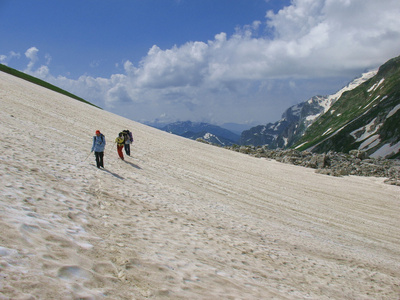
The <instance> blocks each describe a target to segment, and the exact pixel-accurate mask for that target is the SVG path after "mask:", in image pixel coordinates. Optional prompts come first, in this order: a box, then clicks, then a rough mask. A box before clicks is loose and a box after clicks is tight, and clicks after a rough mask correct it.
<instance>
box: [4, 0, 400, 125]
mask: <svg viewBox="0 0 400 300" xmlns="http://www.w3.org/2000/svg"><path fill="white" fill-rule="evenodd" d="M399 16H400V1H398V0H380V1H376V0H291V1H290V0H113V1H109V0H68V1H66V0H57V1H54V0H18V1H15V0H0V63H2V64H6V65H8V66H9V67H12V68H15V69H17V70H20V71H23V72H26V73H28V74H31V75H33V76H36V77H38V78H41V79H43V80H46V81H48V82H50V83H52V84H54V85H57V86H59V87H61V88H63V89H65V90H67V91H69V92H71V93H73V94H75V95H77V96H80V97H82V98H84V99H86V100H88V101H90V102H92V103H94V104H96V105H98V106H100V107H102V108H103V109H105V110H107V111H111V112H113V113H116V114H118V115H121V116H124V117H127V118H129V119H132V120H135V121H139V122H142V123H147V122H159V123H171V122H175V121H186V120H190V121H193V122H208V123H212V124H217V125H222V124H224V123H238V124H246V126H248V127H249V126H254V125H260V124H266V123H268V122H275V121H277V120H279V119H280V118H281V115H282V113H283V112H284V111H285V110H286V109H287V108H289V107H290V106H292V105H295V104H297V103H299V102H302V101H306V100H307V99H309V98H311V97H312V96H315V95H329V94H333V93H335V92H337V91H338V90H340V89H341V88H342V87H344V86H345V85H346V84H347V83H349V82H350V81H351V80H352V79H354V78H356V77H358V76H359V75H361V74H362V73H363V72H365V71H368V70H371V69H374V68H376V67H379V66H380V65H381V64H383V63H384V62H386V61H387V60H388V59H390V58H393V57H396V56H398V55H400V18H399Z"/></svg>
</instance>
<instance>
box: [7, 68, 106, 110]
mask: <svg viewBox="0 0 400 300" xmlns="http://www.w3.org/2000/svg"><path fill="white" fill-rule="evenodd" d="M0 71H3V72H5V73H8V74H10V75H13V76H16V77H19V78H21V79H24V80H26V81H29V82H32V83H34V84H37V85H40V86H42V87H45V88H47V89H49V90H52V91H55V92H57V93H60V94H63V95H66V96H68V97H71V98H73V99H76V100H79V101H82V102H85V103H87V104H89V105H93V106H95V107H98V106H96V105H94V104H92V103H90V102H89V101H86V100H85V99H82V98H80V97H78V96H76V95H74V94H71V93H70V92H67V91H65V90H63V89H61V88H59V87H57V86H55V85H52V84H50V83H48V82H46V81H44V80H41V79H39V78H36V77H34V76H31V75H28V74H26V73H23V72H20V71H18V70H15V69H13V68H10V67H8V66H6V65H3V64H0ZM98 108H100V107H98Z"/></svg>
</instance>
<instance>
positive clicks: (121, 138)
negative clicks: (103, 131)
mask: <svg viewBox="0 0 400 300" xmlns="http://www.w3.org/2000/svg"><path fill="white" fill-rule="evenodd" d="M115 142H116V143H117V152H118V155H119V157H120V158H121V159H122V160H124V154H123V153H122V148H124V144H125V139H124V134H123V133H122V132H120V133H119V135H118V136H117V138H116V139H115Z"/></svg>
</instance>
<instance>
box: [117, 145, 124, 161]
mask: <svg viewBox="0 0 400 300" xmlns="http://www.w3.org/2000/svg"><path fill="white" fill-rule="evenodd" d="M123 148H124V145H122V146H120V145H117V152H118V155H119V157H120V158H121V159H122V160H124V154H123V153H122V149H123Z"/></svg>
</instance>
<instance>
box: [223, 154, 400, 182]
mask: <svg viewBox="0 0 400 300" xmlns="http://www.w3.org/2000/svg"><path fill="white" fill-rule="evenodd" d="M225 148H227V149H230V150H233V151H237V152H240V153H244V154H248V155H252V156H255V157H260V158H267V159H274V160H276V161H279V162H282V163H286V164H293V165H298V166H303V167H307V168H313V169H316V172H317V173H320V174H325V175H331V176H347V175H356V176H374V177H386V178H387V179H386V180H385V183H388V184H392V185H398V186H400V160H397V159H381V158H369V157H368V156H367V155H366V153H365V152H363V151H359V150H352V151H350V152H349V154H345V153H337V152H333V151H329V152H328V153H322V154H318V153H312V152H308V151H297V150H293V149H289V150H279V149H274V150H271V149H268V148H266V147H254V146H232V147H225Z"/></svg>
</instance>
